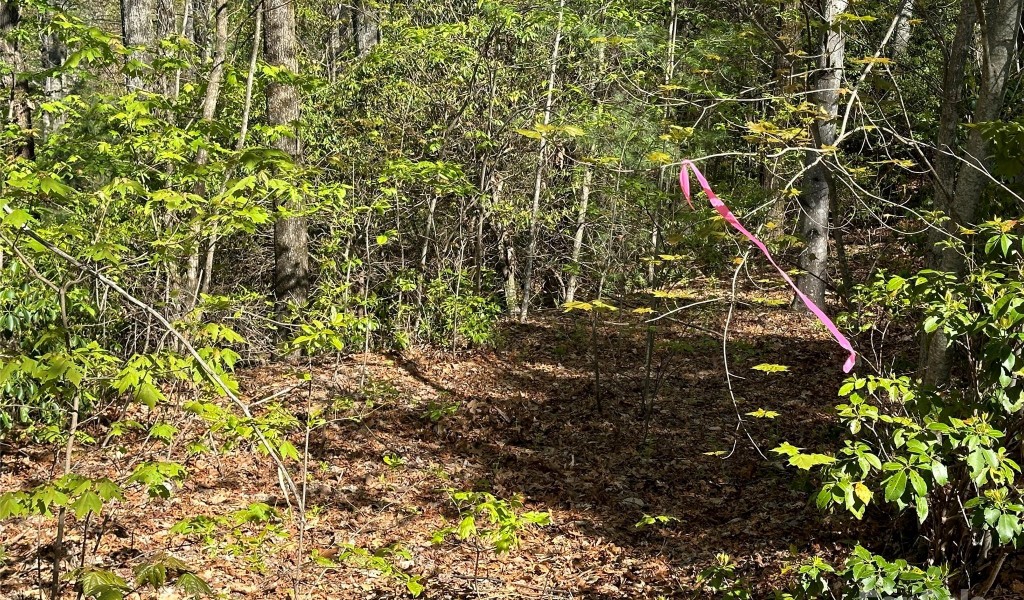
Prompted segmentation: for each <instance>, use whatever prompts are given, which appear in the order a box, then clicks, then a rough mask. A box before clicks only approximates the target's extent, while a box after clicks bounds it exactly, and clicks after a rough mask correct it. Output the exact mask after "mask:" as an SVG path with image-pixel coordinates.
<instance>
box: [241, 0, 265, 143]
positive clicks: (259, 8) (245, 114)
mask: <svg viewBox="0 0 1024 600" xmlns="http://www.w3.org/2000/svg"><path fill="white" fill-rule="evenodd" d="M262 35H263V5H262V2H260V3H257V5H256V32H255V33H253V38H252V53H251V54H250V55H249V72H248V74H246V76H245V102H244V104H243V106H242V123H241V125H240V126H239V129H238V143H237V144H235V150H241V149H242V148H245V138H246V135H247V134H248V133H249V114H250V113H251V112H252V86H253V82H254V81H255V80H256V62H257V60H258V59H259V54H260V41H261V36H262Z"/></svg>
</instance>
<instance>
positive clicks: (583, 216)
mask: <svg viewBox="0 0 1024 600" xmlns="http://www.w3.org/2000/svg"><path fill="white" fill-rule="evenodd" d="M584 168H585V169H586V170H585V171H584V172H583V183H582V184H581V186H580V206H579V209H578V210H577V213H576V234H575V235H574V236H573V238H572V256H571V257H570V260H569V263H570V264H571V265H572V269H573V270H572V271H570V272H569V282H568V283H567V284H566V286H565V301H566V302H572V301H573V300H575V298H576V288H577V287H578V286H579V270H580V253H581V251H582V250H583V235H584V233H585V232H586V229H587V209H588V208H589V206H590V186H591V184H592V183H593V181H594V167H593V165H591V164H589V163H587V165H586V166H585V167H584Z"/></svg>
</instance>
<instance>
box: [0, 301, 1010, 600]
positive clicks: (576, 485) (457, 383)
mask: <svg viewBox="0 0 1024 600" xmlns="http://www.w3.org/2000/svg"><path fill="white" fill-rule="evenodd" d="M783 302H784V299H783V300H781V301H779V302H774V303H771V302H769V303H764V302H761V303H753V302H751V303H748V304H740V305H738V306H737V310H736V313H735V315H734V317H733V321H732V323H731V334H730V338H729V348H728V349H729V353H728V355H729V367H730V370H731V372H732V373H733V377H732V380H731V386H732V392H733V394H734V396H735V404H734V402H733V400H732V397H731V396H730V394H729V389H728V382H727V381H726V378H725V367H724V364H723V358H722V340H721V334H720V331H721V328H722V324H723V314H722V312H723V311H722V310H721V307H717V308H714V307H712V308H711V309H709V310H706V311H704V312H689V313H680V314H679V315H676V316H677V317H678V319H677V320H676V321H675V322H671V321H670V320H668V319H665V320H663V321H660V322H659V323H658V328H657V329H656V330H655V334H654V335H655V340H656V343H655V351H654V353H653V358H652V361H651V363H652V367H651V370H650V371H651V372H650V376H649V377H648V376H647V369H646V368H645V355H646V352H645V336H646V328H645V327H643V326H641V325H637V323H638V322H639V319H637V318H634V316H631V315H629V314H628V311H625V310H624V311H621V312H620V313H611V314H608V315H606V316H603V319H604V320H605V321H607V323H604V324H602V325H601V326H600V327H599V328H598V329H597V338H596V339H597V348H598V350H597V352H596V353H594V352H592V351H591V348H592V345H593V341H594V340H593V339H592V335H593V332H592V330H591V328H590V325H589V318H590V317H589V316H588V315H587V314H585V313H580V314H576V313H573V314H561V313H556V312H551V313H547V314H540V315H538V316H537V317H535V318H534V319H533V320H532V321H530V322H529V323H527V324H508V325H506V326H504V328H503V330H502V333H501V336H500V338H501V339H500V341H499V343H498V345H497V347H498V349H497V350H486V351H474V352H471V353H460V354H453V353H450V352H440V351H432V352H429V353H428V352H408V353H405V354H403V355H402V356H397V355H391V356H382V355H376V354H373V355H354V356H349V357H347V358H344V359H341V360H338V361H321V362H318V363H316V364H313V365H312V366H311V367H309V366H296V365H270V366H263V367H259V368H252V369H247V370H243V371H241V372H240V373H239V374H238V376H239V379H240V381H241V390H242V396H243V399H244V400H245V401H246V402H249V403H253V404H254V406H255V408H254V410H256V411H260V410H264V409H265V408H267V407H269V406H271V405H272V404H273V403H274V402H281V403H282V404H284V405H285V406H287V407H288V408H289V410H291V411H292V412H294V413H296V414H297V415H298V416H299V419H300V422H305V420H306V415H307V414H309V411H313V412H314V413H316V411H318V410H322V411H323V412H322V414H323V416H324V418H325V419H326V420H327V422H326V423H323V424H318V425H317V426H316V427H314V428H313V429H312V430H311V431H310V436H309V446H308V449H309V457H310V458H309V461H308V465H307V471H308V473H307V477H306V481H307V486H306V489H307V502H306V503H307V507H308V511H307V523H306V528H305V531H304V533H303V535H302V536H301V549H300V536H299V531H298V526H297V520H296V519H294V518H293V517H292V516H290V515H292V514H293V513H291V512H289V506H288V504H287V502H286V499H285V498H286V496H285V494H283V493H282V491H281V487H280V485H279V482H278V479H279V478H278V476H277V474H276V469H275V468H274V467H273V465H272V463H271V462H270V461H269V460H268V458H267V457H265V456H262V455H260V454H259V453H257V452H254V448H253V447H252V445H249V444H247V445H240V446H238V447H235V448H233V449H228V448H226V447H221V452H219V453H207V454H202V455H189V454H187V453H186V445H187V442H188V440H189V439H191V438H190V436H191V437H192V438H196V439H199V440H202V439H206V438H208V436H206V435H205V434H204V433H203V431H204V429H205V427H204V426H203V424H202V423H201V422H200V421H199V420H198V418H196V417H195V416H192V415H190V414H188V413H186V412H184V411H181V410H180V409H179V408H176V407H173V406H168V407H164V408H162V409H159V410H162V411H165V412H164V414H163V415H162V417H161V418H163V419H165V420H168V421H170V422H172V423H174V424H175V426H176V427H178V429H179V434H178V436H177V437H176V438H175V440H176V441H175V442H173V443H172V444H171V445H170V446H168V445H166V444H162V443H156V442H155V441H154V440H153V439H146V437H145V436H137V437H136V438H132V437H131V436H127V437H125V438H124V439H120V440H118V441H117V442H116V443H115V444H113V445H111V447H110V448H109V449H108V450H107V451H105V452H102V453H101V452H98V451H96V450H95V449H94V448H93V449H90V448H88V447H85V448H84V449H83V450H82V451H81V452H80V453H78V454H76V456H75V460H74V465H75V469H74V470H75V471H76V472H79V473H82V474H86V475H92V476H99V475H107V476H110V477H112V478H114V479H115V480H123V478H124V477H125V476H126V474H128V473H130V472H131V469H132V468H133V466H134V465H135V464H137V462H138V461H140V460H167V459H168V458H170V459H172V460H177V461H179V462H181V463H182V464H184V465H186V466H187V468H188V477H187V478H186V479H185V481H184V483H183V485H182V486H181V487H180V488H178V489H175V490H174V491H173V493H172V494H171V496H170V498H168V499H160V498H155V499H154V498H150V497H148V496H147V495H146V494H145V493H144V492H143V491H142V490H139V489H136V488H135V487H132V488H129V489H130V490H131V491H130V493H129V494H128V495H127V497H126V498H125V500H124V501H123V502H118V503H114V504H112V505H111V506H109V507H108V508H107V509H106V510H105V515H106V517H105V519H103V520H102V521H100V519H97V521H99V523H97V522H93V523H91V524H90V527H89V529H88V533H87V536H86V537H87V540H86V541H87V547H86V550H87V552H86V553H85V561H84V564H85V565H98V566H102V567H104V568H112V569H114V570H115V571H118V572H119V573H121V574H122V576H125V577H126V578H130V577H131V572H130V565H133V564H137V563H138V562H140V561H142V560H144V559H146V558H147V557H152V556H153V555H155V554H157V553H161V552H162V553H166V554H169V555H171V556H173V557H175V558H177V559H180V560H182V561H184V562H185V563H187V564H189V565H191V566H193V567H194V568H195V569H196V570H197V573H198V574H199V575H201V576H202V577H203V578H205V579H206V580H207V581H208V582H209V583H210V585H211V586H212V587H213V589H214V591H215V592H216V593H217V594H218V595H220V597H223V598H290V597H293V593H294V591H295V590H296V589H297V590H298V592H299V595H300V597H303V598H395V597H402V596H404V595H407V594H406V587H405V585H404V579H405V578H406V577H409V576H420V577H422V580H421V583H422V584H423V585H424V586H425V590H424V592H423V597H426V598H594V599H609V600H610V599H613V598H658V597H665V598H706V597H709V596H710V594H709V593H708V592H707V591H705V590H702V589H701V587H700V586H698V585H697V584H696V580H697V576H698V573H699V572H700V571H701V570H702V569H704V568H706V567H708V566H710V565H712V564H714V563H715V561H716V558H715V557H716V554H718V553H726V554H728V555H729V556H730V557H731V558H732V560H733V561H734V562H735V564H736V566H737V569H738V573H739V575H740V576H742V577H743V578H744V579H745V580H747V581H748V582H749V583H751V584H752V585H753V586H754V589H755V592H756V593H755V596H756V597H768V596H769V594H770V591H769V590H771V589H773V587H776V586H780V585H782V584H783V583H784V582H785V581H786V578H787V575H786V573H785V567H786V565H787V564H790V563H792V562H793V561H794V560H796V559H797V558H799V557H802V556H807V555H809V554H812V553H815V554H819V555H824V556H831V557H839V556H841V555H842V553H843V552H844V550H843V548H848V547H849V546H850V544H851V543H852V542H853V541H854V540H856V539H857V538H858V537H862V536H863V534H864V533H865V532H866V531H867V530H868V529H869V528H870V529H872V530H873V531H874V533H875V535H876V536H879V537H876V538H874V539H886V536H887V535H889V536H893V535H896V533H888V534H887V533H878V532H879V531H880V529H879V528H882V529H892V526H891V524H886V523H871V522H869V523H866V524H865V523H855V522H852V521H850V520H849V519H846V518H841V517H830V516H827V515H823V514H821V513H819V512H818V511H817V510H816V509H815V508H814V507H813V506H811V505H810V504H809V503H808V498H809V494H810V493H811V491H812V489H813V482H811V481H808V480H806V479H804V478H801V477H800V476H799V474H798V473H796V472H794V471H793V470H792V469H788V468H784V467H783V463H782V461H781V460H779V459H778V458H777V455H775V454H773V453H771V452H770V449H771V448H773V447H775V446H777V445H778V444H779V443H781V442H782V441H788V442H790V443H792V444H794V445H797V446H800V447H807V448H813V449H822V450H827V449H828V448H829V443H830V442H829V440H830V439H835V437H836V435H837V431H836V429H835V427H836V426H835V425H834V423H833V422H832V419H831V417H830V409H831V407H832V406H833V405H834V404H835V400H836V395H835V391H836V389H837V388H838V386H839V384H840V382H841V381H842V379H843V377H844V376H843V374H842V372H841V370H840V365H841V364H842V361H843V356H842V351H841V350H840V349H839V348H837V347H836V346H835V345H834V344H833V343H831V342H830V341H829V339H828V337H827V334H826V333H825V332H824V331H823V330H822V329H821V328H820V327H819V326H817V324H816V323H814V322H813V321H812V320H811V318H809V317H804V316H801V315H799V314H795V313H793V312H790V311H789V310H787V309H786V308H785V307H784V306H780V304H782V303H783ZM629 323H632V324H629ZM595 358H596V361H595ZM595 362H596V364H597V366H598V368H599V370H600V387H599V390H597V391H596V390H595V377H594V367H595ZM760 363H774V364H783V365H786V366H788V367H789V370H788V371H785V372H779V373H769V372H762V371H759V370H754V369H752V367H754V366H755V365H758V364H760ZM307 372H308V373H311V375H312V377H311V380H310V381H309V382H308V383H307V382H304V381H303V380H302V374H303V373H307ZM645 382H646V383H645ZM645 389H646V390H647V392H646V396H647V397H654V402H653V410H652V411H651V412H650V414H649V417H650V418H649V419H647V418H645V416H646V415H645V411H644V409H643V398H644V397H645ZM757 409H765V410H770V411H776V412H778V413H779V416H778V417H776V418H774V419H757V418H751V417H744V426H743V427H741V428H738V427H737V414H741V415H742V414H745V413H747V412H751V411H755V410H757ZM149 418H153V416H152V415H151V416H150V417H149ZM290 439H291V440H292V442H293V444H294V445H295V446H296V447H297V448H298V450H299V452H300V454H301V453H302V450H303V447H304V440H305V436H304V427H300V428H299V429H298V430H297V431H295V432H293V433H292V434H291V436H290ZM4 452H5V456H3V457H2V463H0V489H3V490H11V489H23V488H27V487H31V486H32V485H35V484H38V483H40V482H44V481H47V480H49V479H50V478H51V477H52V476H53V475H54V474H55V473H57V472H58V469H59V467H58V466H57V463H58V462H60V461H59V460H56V459H55V452H54V449H53V448H51V447H38V448H28V449H26V450H18V451H14V450H11V449H9V448H5V450H4ZM762 453H763V455H764V456H762ZM288 466H289V470H290V471H291V472H292V473H293V474H294V476H295V478H296V480H297V481H300V482H301V473H302V462H301V461H296V460H289V461H288ZM119 478H120V479H119ZM136 487H137V486H136ZM458 490H475V491H488V492H490V493H492V494H494V495H495V496H496V497H498V498H506V499H507V498H511V497H515V496H517V495H521V496H522V498H523V500H524V508H523V510H529V511H546V512H548V513H549V514H550V518H551V524H550V525H548V526H545V527H528V528H524V529H523V530H522V532H521V535H520V538H521V539H520V544H519V546H518V547H516V548H514V549H512V550H511V551H510V552H508V553H505V554H501V555H498V554H495V553H494V552H493V551H492V550H491V549H490V548H488V547H486V544H483V543H476V542H474V541H473V540H472V539H470V540H465V541H460V540H458V539H457V538H455V537H453V536H449V537H448V538H446V539H445V540H444V541H443V542H442V543H440V544H438V543H435V540H433V539H432V538H434V537H435V532H437V531H438V530H440V529H442V528H444V527H453V526H455V525H456V524H457V523H458V521H459V518H460V516H459V512H458V510H457V507H456V505H455V503H454V502H453V501H452V498H451V492H452V491H458ZM254 502H261V503H264V504H267V505H270V506H273V507H274V508H275V509H276V510H277V511H278V514H279V515H280V516H279V518H271V519H270V521H269V522H268V523H255V524H254V523H245V524H241V525H237V526H233V525H227V526H221V527H219V528H215V530H214V531H212V532H208V533H206V534H197V533H195V532H193V533H189V534H178V533H171V532H170V529H171V528H172V526H174V524H175V523H177V522H179V521H181V520H182V519H184V518H187V517H192V516H197V515H208V516H218V515H220V516H227V515H232V514H234V513H236V511H239V510H244V509H245V508H246V507H248V506H250V505H251V504H252V503H254ZM645 515H650V516H668V517H672V519H671V520H667V522H665V523H656V524H653V525H649V526H645V527H637V523H638V522H639V521H640V520H641V519H642V518H643V517H644V516H645ZM482 526H483V525H482V524H481V527H482ZM82 532H83V523H81V522H77V521H75V520H74V519H71V523H70V526H69V529H68V534H67V544H66V546H65V552H66V553H67V554H68V557H67V558H66V561H67V562H66V568H67V569H72V568H75V567H78V566H79V564H80V556H81V552H82ZM53 537H54V527H53V519H52V518H50V519H43V518H38V517H36V518H29V519H14V520H7V521H5V522H3V523H2V524H0V544H2V546H0V547H2V548H3V550H4V553H3V555H2V557H3V560H2V562H0V598H12V599H13V598H39V597H42V596H40V595H39V592H38V589H39V582H40V581H41V580H42V581H48V579H49V573H50V568H51V566H50V565H51V561H52V553H53V551H54V548H53V545H52V540H53ZM347 545H351V546H352V547H357V548H361V549H364V550H367V551H368V552H369V553H371V554H372V553H374V552H376V553H378V554H379V555H381V556H383V557H384V558H385V559H386V560H385V561H384V562H383V563H382V562H372V561H371V560H369V559H368V558H366V557H362V558H360V557H358V556H356V557H349V558H348V559H345V558H344V556H345V554H344V548H346V547H348V546H347ZM387 548H391V549H392V550H398V551H397V552H388V551H387V550H386V549H387ZM37 549H38V550H37ZM382 549H383V550H382ZM313 555H316V556H317V557H319V558H318V560H313V559H312V558H311V556H313ZM300 557H302V560H301V561H300V560H299V558H300ZM300 563H301V564H300ZM385 565H386V566H385ZM1013 577H1014V570H1013V569H1007V575H1005V576H1004V579H1005V581H1004V583H1006V587H1007V589H1009V587H1008V586H1010V585H1011V582H1012V579H1013ZM66 589H67V591H68V597H74V592H73V591H72V589H71V586H70V585H68V586H67V588H66ZM178 593H179V592H176V591H174V590H167V591H165V592H161V593H160V594H155V593H154V592H142V591H140V592H138V593H137V595H136V596H135V597H140V598H152V597H159V598H175V597H180V596H178V595H177V594H178ZM1006 593H1007V594H1010V595H1006V596H1004V597H1007V598H1011V597H1012V598H1018V597H1021V596H1020V595H1019V594H1014V593H1011V592H1006Z"/></svg>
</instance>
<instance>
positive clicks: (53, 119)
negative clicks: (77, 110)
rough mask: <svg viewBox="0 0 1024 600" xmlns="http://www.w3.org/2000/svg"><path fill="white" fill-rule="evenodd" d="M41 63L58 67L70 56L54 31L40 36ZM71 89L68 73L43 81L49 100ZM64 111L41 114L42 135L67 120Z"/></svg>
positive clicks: (44, 90) (47, 66)
mask: <svg viewBox="0 0 1024 600" xmlns="http://www.w3.org/2000/svg"><path fill="white" fill-rule="evenodd" d="M58 8H60V9H62V10H66V9H67V8H68V7H67V6H64V5H61V4H59V5H58ZM39 41H40V44H39V50H40V64H41V65H42V67H43V69H47V70H49V69H56V68H58V67H60V66H61V65H63V64H64V61H65V60H67V57H68V49H67V46H65V45H64V42H63V41H62V40H61V39H60V36H59V35H57V34H56V33H54V32H50V31H44V32H43V34H42V35H41V36H40V39H39ZM70 89H71V76H70V75H68V74H67V73H57V74H54V75H47V76H46V80H45V81H43V96H44V97H45V98H46V101H47V102H56V101H59V100H63V99H64V98H65V97H66V96H67V95H68V92H69V91H70ZM66 118H67V117H66V115H64V113H50V112H42V113H41V114H40V121H41V123H40V125H41V127H40V128H41V135H42V136H43V137H45V136H47V135H49V134H51V133H53V132H54V131H56V130H57V129H58V128H59V127H60V126H61V125H63V124H64V121H65V120H66Z"/></svg>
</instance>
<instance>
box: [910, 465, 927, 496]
mask: <svg viewBox="0 0 1024 600" xmlns="http://www.w3.org/2000/svg"><path fill="white" fill-rule="evenodd" d="M910 485H911V486H913V488H914V493H915V494H917V495H918V496H925V495H927V494H928V484H926V483H925V481H924V477H921V475H920V474H919V473H918V472H917V471H916V470H914V471H910Z"/></svg>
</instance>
